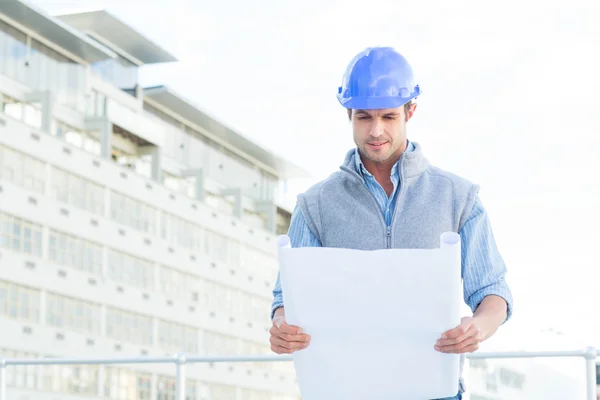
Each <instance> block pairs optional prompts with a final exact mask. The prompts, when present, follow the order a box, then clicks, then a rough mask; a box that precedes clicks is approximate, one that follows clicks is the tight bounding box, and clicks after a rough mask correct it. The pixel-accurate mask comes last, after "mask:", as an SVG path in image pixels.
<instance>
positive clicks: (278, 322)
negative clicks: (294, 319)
mask: <svg viewBox="0 0 600 400" xmlns="http://www.w3.org/2000/svg"><path fill="white" fill-rule="evenodd" d="M273 324H275V326H276V327H277V329H279V328H280V327H281V324H285V315H278V316H276V317H275V318H273Z"/></svg>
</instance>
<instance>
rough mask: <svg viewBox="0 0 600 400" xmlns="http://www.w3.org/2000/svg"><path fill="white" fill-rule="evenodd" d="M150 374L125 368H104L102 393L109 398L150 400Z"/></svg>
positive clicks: (113, 399)
mask: <svg viewBox="0 0 600 400" xmlns="http://www.w3.org/2000/svg"><path fill="white" fill-rule="evenodd" d="M151 392H152V375H151V374H148V373H143V372H137V371H133V370H129V369H125V368H114V367H106V368H105V369H104V395H105V396H106V397H107V398H109V399H111V400H150V395H151Z"/></svg>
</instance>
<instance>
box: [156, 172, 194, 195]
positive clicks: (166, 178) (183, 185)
mask: <svg viewBox="0 0 600 400" xmlns="http://www.w3.org/2000/svg"><path fill="white" fill-rule="evenodd" d="M162 179H163V185H165V187H167V188H168V189H170V190H172V191H174V192H176V193H181V194H183V195H186V196H189V197H192V198H193V197H194V196H195V190H196V185H195V178H193V177H184V176H176V175H173V174H170V173H168V172H167V171H163V172H162Z"/></svg>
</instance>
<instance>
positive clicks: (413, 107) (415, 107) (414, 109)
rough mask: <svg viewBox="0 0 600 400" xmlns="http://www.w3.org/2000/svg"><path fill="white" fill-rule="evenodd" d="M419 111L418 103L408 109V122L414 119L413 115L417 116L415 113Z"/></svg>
mask: <svg viewBox="0 0 600 400" xmlns="http://www.w3.org/2000/svg"><path fill="white" fill-rule="evenodd" d="M416 110H417V103H413V104H411V105H410V107H409V108H408V113H407V114H406V121H407V122H408V120H409V119H411V118H412V117H413V115H414V114H415V111H416Z"/></svg>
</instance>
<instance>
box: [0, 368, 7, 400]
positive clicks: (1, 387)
mask: <svg viewBox="0 0 600 400" xmlns="http://www.w3.org/2000/svg"><path fill="white" fill-rule="evenodd" d="M0 400H6V360H5V359H0Z"/></svg>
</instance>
